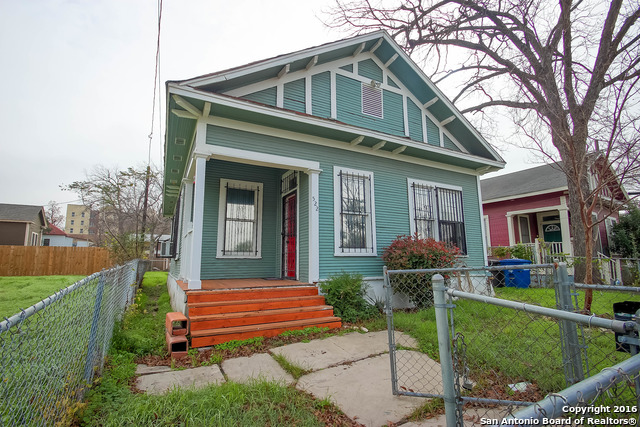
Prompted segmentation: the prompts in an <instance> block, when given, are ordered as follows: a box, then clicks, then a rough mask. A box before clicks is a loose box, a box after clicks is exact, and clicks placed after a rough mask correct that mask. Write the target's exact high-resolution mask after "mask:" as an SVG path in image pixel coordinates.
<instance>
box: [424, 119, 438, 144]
mask: <svg viewBox="0 0 640 427" xmlns="http://www.w3.org/2000/svg"><path fill="white" fill-rule="evenodd" d="M425 118H426V119H427V142H428V143H429V144H431V145H437V146H438V147H439V146H440V129H439V128H438V125H436V124H435V123H434V122H433V120H431V119H430V118H429V116H425Z"/></svg>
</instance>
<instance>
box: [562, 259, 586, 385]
mask: <svg viewBox="0 0 640 427" xmlns="http://www.w3.org/2000/svg"><path fill="white" fill-rule="evenodd" d="M557 274H558V281H557V285H556V292H557V294H558V309H559V310H564V311H568V312H571V313H573V312H574V308H573V302H572V301H571V283H569V275H568V273H567V263H565V262H561V263H559V264H558V269H557ZM558 325H559V327H560V344H561V347H562V364H563V366H564V378H565V381H566V383H567V385H572V384H575V383H577V382H580V381H582V380H584V369H583V367H582V354H581V348H580V343H579V340H578V326H577V324H576V323H575V322H572V321H570V320H561V321H560V322H559V323H558Z"/></svg>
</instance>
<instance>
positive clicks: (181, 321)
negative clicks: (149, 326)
mask: <svg viewBox="0 0 640 427" xmlns="http://www.w3.org/2000/svg"><path fill="white" fill-rule="evenodd" d="M165 327H166V329H167V332H168V333H169V334H170V335H173V336H176V335H187V331H188V330H189V319H187V316H185V315H184V314H182V313H180V312H179V311H174V312H171V313H167V316H166V318H165Z"/></svg>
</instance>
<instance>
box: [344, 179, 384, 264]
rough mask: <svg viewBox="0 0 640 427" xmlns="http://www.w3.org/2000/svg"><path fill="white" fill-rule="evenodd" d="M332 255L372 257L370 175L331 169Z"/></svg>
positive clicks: (371, 193) (372, 230)
mask: <svg viewBox="0 0 640 427" xmlns="http://www.w3.org/2000/svg"><path fill="white" fill-rule="evenodd" d="M334 197H335V200H334V206H335V225H334V226H335V243H336V247H335V255H375V254H376V243H375V216H374V209H373V208H374V206H375V204H374V200H373V174H372V173H371V172H364V171H356V170H351V169H341V168H338V167H335V168H334Z"/></svg>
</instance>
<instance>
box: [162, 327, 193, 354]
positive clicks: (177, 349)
mask: <svg viewBox="0 0 640 427" xmlns="http://www.w3.org/2000/svg"><path fill="white" fill-rule="evenodd" d="M165 337H166V339H167V350H168V351H169V354H170V355H171V357H173V358H182V357H185V356H187V352H188V351H189V340H187V337H186V336H185V335H178V336H173V335H170V334H169V331H167V332H166V334H165Z"/></svg>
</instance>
